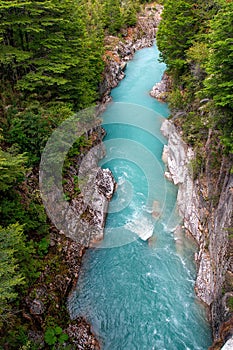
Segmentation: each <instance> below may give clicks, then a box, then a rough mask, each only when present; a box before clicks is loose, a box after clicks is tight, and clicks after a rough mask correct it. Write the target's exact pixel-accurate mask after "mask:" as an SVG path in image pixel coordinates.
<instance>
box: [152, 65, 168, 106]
mask: <svg viewBox="0 0 233 350" xmlns="http://www.w3.org/2000/svg"><path fill="white" fill-rule="evenodd" d="M170 90H171V79H170V77H169V76H168V74H167V73H166V72H165V73H164V74H163V76H162V79H161V81H160V82H158V83H157V84H155V85H154V86H153V88H152V90H151V91H150V95H151V97H154V98H156V99H157V100H159V101H161V102H165V101H166V100H167V98H168V95H169V91H170Z"/></svg>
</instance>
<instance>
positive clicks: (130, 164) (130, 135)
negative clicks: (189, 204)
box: [69, 46, 211, 350]
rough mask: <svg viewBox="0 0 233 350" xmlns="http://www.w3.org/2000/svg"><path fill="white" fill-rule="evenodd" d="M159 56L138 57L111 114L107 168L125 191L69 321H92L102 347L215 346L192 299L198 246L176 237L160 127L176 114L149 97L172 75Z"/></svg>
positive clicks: (175, 349)
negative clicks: (164, 76) (167, 73)
mask: <svg viewBox="0 0 233 350" xmlns="http://www.w3.org/2000/svg"><path fill="white" fill-rule="evenodd" d="M158 57H159V52H158V49H157V47H156V46H153V47H151V48H146V49H142V50H140V51H138V52H136V54H135V56H134V59H133V60H132V61H130V62H129V63H128V65H127V69H126V77H125V79H124V80H122V81H121V82H120V84H119V85H118V87H117V88H115V89H113V90H112V98H113V103H111V104H110V105H109V107H108V108H107V110H106V111H105V112H104V114H103V126H104V128H105V129H106V131H107V135H106V137H105V139H104V143H105V146H106V151H107V153H106V157H105V158H104V159H103V160H102V161H101V163H100V165H101V166H102V167H104V168H110V169H111V171H112V172H113V174H114V177H115V179H116V181H117V184H118V187H117V190H116V192H115V194H114V197H113V199H112V201H111V203H110V207H109V212H108V216H107V222H106V229H105V239H104V240H103V242H102V243H101V244H100V245H99V246H98V247H96V248H92V249H89V250H88V251H87V252H86V254H85V255H84V258H83V266H82V269H81V272H80V276H79V280H78V284H77V288H76V291H75V292H74V293H73V295H72V296H71V298H70V300H69V309H70V314H71V317H72V318H75V317H78V316H84V317H85V319H86V320H87V321H88V322H90V323H91V325H92V327H93V331H94V333H95V334H96V335H97V337H98V339H99V341H100V344H101V347H102V349H103V350H152V349H156V350H207V349H208V346H210V345H211V329H210V326H209V324H208V322H207V318H206V311H205V309H204V307H203V306H202V305H201V303H200V302H199V301H198V300H197V298H196V297H195V293H194V283H195V275H196V267H195V263H194V252H195V246H194V243H193V242H192V241H191V240H190V239H188V238H187V237H185V236H184V235H183V234H180V235H179V237H177V236H175V234H174V229H175V227H176V226H177V225H178V224H179V223H180V218H179V216H178V215H177V212H176V194H177V188H176V187H175V186H174V185H173V184H171V183H170V182H168V181H167V180H165V178H164V170H165V166H164V164H163V162H162V160H161V156H162V150H163V145H164V144H166V139H164V137H163V136H162V135H161V133H160V127H161V123H162V121H163V120H164V118H166V117H168V115H169V110H168V107H167V105H166V104H163V103H159V102H158V101H156V100H155V99H153V98H151V97H150V96H149V90H150V89H151V87H152V86H153V85H154V83H155V82H158V81H160V79H161V77H162V74H163V71H164V69H165V65H164V64H163V63H160V62H159V61H158ZM152 233H153V236H152V237H151V238H150V239H149V240H146V238H147V237H148V236H149V235H150V234H152ZM139 236H140V237H141V238H140V237H139ZM142 238H144V240H143V239H142Z"/></svg>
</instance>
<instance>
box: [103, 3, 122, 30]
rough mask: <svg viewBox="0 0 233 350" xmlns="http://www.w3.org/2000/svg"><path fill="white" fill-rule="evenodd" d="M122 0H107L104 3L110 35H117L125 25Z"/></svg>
mask: <svg viewBox="0 0 233 350" xmlns="http://www.w3.org/2000/svg"><path fill="white" fill-rule="evenodd" d="M120 6H121V3H120V0H107V1H105V3H104V18H105V26H106V27H107V28H108V31H109V33H110V34H117V32H118V31H119V30H120V28H121V27H122V24H123V19H122V15H121V9H120Z"/></svg>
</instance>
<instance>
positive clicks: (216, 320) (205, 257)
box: [161, 120, 233, 349]
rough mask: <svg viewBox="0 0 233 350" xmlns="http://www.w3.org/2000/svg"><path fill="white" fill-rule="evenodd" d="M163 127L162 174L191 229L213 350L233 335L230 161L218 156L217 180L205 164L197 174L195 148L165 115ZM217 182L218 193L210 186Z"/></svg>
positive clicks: (198, 287) (197, 288) (232, 187)
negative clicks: (172, 187)
mask: <svg viewBox="0 0 233 350" xmlns="http://www.w3.org/2000/svg"><path fill="white" fill-rule="evenodd" d="M161 131H162V133H163V135H164V136H165V137H167V138H168V145H167V146H165V147H164V152H163V159H164V160H165V162H166V164H167V172H166V173H165V176H166V177H167V178H168V179H169V180H172V181H173V182H174V184H175V185H178V195H177V207H178V211H179V214H180V215H181V217H182V218H183V221H184V222H183V224H184V228H185V229H186V230H187V231H188V232H189V233H191V234H192V236H193V237H194V238H195V240H196V241H197V243H198V247H199V248H198V252H197V253H196V255H195V260H196V263H197V279H196V284H195V291H196V294H197V296H198V297H199V298H200V300H201V301H203V302H204V303H205V304H206V305H208V306H209V307H210V317H211V322H212V327H213V337H214V345H213V347H211V349H220V347H221V346H222V345H223V344H224V343H225V342H226V341H227V340H228V339H229V338H230V337H231V336H232V335H233V313H232V308H231V306H230V304H231V303H230V302H229V301H231V300H232V299H231V298H232V296H233V291H232V290H233V288H232V287H233V284H232V282H233V260H232V256H233V254H232V253H233V250H232V235H230V228H231V227H232V209H233V175H232V174H230V166H231V165H230V164H229V163H227V162H226V160H225V159H223V160H222V161H221V168H220V174H219V176H218V179H217V182H216V181H215V179H214V176H212V174H211V171H210V169H208V166H206V173H205V174H204V175H203V176H202V177H198V178H196V179H195V178H194V174H193V165H194V162H195V155H194V152H193V150H192V149H191V148H190V147H188V146H187V144H185V142H184V141H183V140H182V138H181V136H180V133H179V132H178V131H177V129H176V127H175V125H174V124H173V123H172V122H170V121H168V120H166V121H165V122H164V123H163V125H162V128H161ZM207 162H208V156H207ZM216 186H217V189H218V195H216V193H215V192H216V191H215V192H214V188H213V187H215V188H216ZM214 193H215V195H214ZM229 342H230V340H229Z"/></svg>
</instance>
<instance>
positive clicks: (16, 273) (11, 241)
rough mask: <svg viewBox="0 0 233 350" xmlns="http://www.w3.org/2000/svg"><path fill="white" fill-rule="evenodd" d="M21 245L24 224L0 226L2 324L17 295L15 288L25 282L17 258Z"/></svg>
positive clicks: (0, 315) (0, 318) (22, 244)
mask: <svg viewBox="0 0 233 350" xmlns="http://www.w3.org/2000/svg"><path fill="white" fill-rule="evenodd" d="M19 247H20V248H21V249H23V248H24V241H23V228H22V226H20V225H18V224H14V225H10V226H8V227H7V228H3V227H1V226H0V325H2V323H3V321H5V320H6V317H9V313H10V311H11V308H10V305H9V302H11V301H13V300H14V299H15V298H16V297H17V292H16V289H15V288H16V287H17V286H19V285H22V284H23V283H24V277H23V275H22V273H21V272H20V270H19V261H18V259H17V253H18V250H19Z"/></svg>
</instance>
